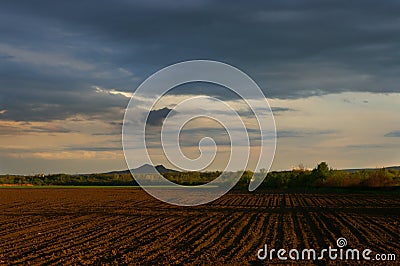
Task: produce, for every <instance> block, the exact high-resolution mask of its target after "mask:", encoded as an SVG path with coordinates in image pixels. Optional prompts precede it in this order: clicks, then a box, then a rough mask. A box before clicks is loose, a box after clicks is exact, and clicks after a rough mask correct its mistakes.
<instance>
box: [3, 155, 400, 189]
mask: <svg viewBox="0 0 400 266" xmlns="http://www.w3.org/2000/svg"><path fill="white" fill-rule="evenodd" d="M221 174H222V172H220V171H215V172H171V173H164V174H163V175H164V177H165V178H167V179H168V180H169V181H171V182H173V183H176V184H180V185H186V186H199V185H202V184H206V183H209V182H211V181H213V180H214V179H215V178H217V177H218V176H220V175H221ZM231 174H232V175H233V176H235V174H236V176H238V174H237V173H233V172H232V173H231ZM265 174H266V171H265V170H264V171H261V172H259V173H253V172H251V171H244V172H243V174H242V176H241V178H240V179H239V181H238V183H237V184H236V188H237V189H241V188H243V189H245V188H247V187H248V184H249V183H250V182H251V179H252V178H253V176H254V175H261V177H264V176H265ZM154 175H155V174H138V177H140V178H141V180H146V179H148V180H149V186H151V187H160V188H172V186H157V185H158V184H157V182H155V181H154V180H156V179H155V178H154V177H155V176H154ZM229 177H231V176H230V174H229V173H228V174H226V173H224V176H223V177H222V178H221V179H222V182H229V181H230V180H231V179H230V178H229ZM1 184H3V186H2V185H1ZM104 187H107V188H138V187H139V186H138V183H137V182H136V181H135V180H134V179H133V177H132V176H131V174H129V173H123V174H119V173H106V174H88V175H67V174H53V175H35V176H17V175H3V176H0V188H104ZM396 187H400V171H399V170H393V169H385V168H382V169H374V170H359V171H344V170H334V169H332V168H330V167H329V166H328V164H327V163H326V162H322V163H320V164H318V165H317V166H316V167H315V168H314V169H312V170H306V169H304V168H299V169H294V170H291V171H279V172H276V171H275V172H270V173H268V174H267V175H266V178H265V179H264V181H263V183H262V184H261V185H260V188H261V189H263V188H264V189H298V188H303V189H314V188H320V189H322V188H327V189H330V190H332V191H333V190H335V189H336V190H337V189H339V190H340V189H347V188H349V189H358V190H368V189H370V190H372V191H376V190H377V189H379V188H396ZM199 188H201V187H199Z"/></svg>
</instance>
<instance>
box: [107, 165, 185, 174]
mask: <svg viewBox="0 0 400 266" xmlns="http://www.w3.org/2000/svg"><path fill="white" fill-rule="evenodd" d="M155 169H157V172H159V173H161V174H164V173H176V172H178V171H176V170H172V169H168V168H165V167H164V165H161V164H160V165H157V166H155ZM155 169H154V166H152V165H150V164H144V165H142V166H140V167H138V168H134V169H131V171H129V170H122V171H113V172H108V173H107V174H129V173H130V172H132V173H134V174H154V173H156V170H155Z"/></svg>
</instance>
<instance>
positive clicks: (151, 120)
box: [146, 107, 174, 127]
mask: <svg viewBox="0 0 400 266" xmlns="http://www.w3.org/2000/svg"><path fill="white" fill-rule="evenodd" d="M171 111H173V110H172V109H169V108H167V107H164V108H162V109H158V110H151V111H150V113H149V115H148V117H147V124H146V125H149V126H156V127H161V126H162V124H163V122H164V119H165V118H166V117H167V116H168V114H169V113H170V112H171ZM173 114H174V111H173V112H172V113H171V115H173Z"/></svg>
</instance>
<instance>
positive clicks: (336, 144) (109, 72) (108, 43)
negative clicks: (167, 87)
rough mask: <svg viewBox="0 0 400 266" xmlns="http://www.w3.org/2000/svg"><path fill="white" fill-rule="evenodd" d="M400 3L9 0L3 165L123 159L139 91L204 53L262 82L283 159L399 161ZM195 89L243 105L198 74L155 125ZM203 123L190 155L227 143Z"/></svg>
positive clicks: (9, 169) (54, 169)
mask: <svg viewBox="0 0 400 266" xmlns="http://www.w3.org/2000/svg"><path fill="white" fill-rule="evenodd" d="M399 14H400V2H399V1H381V2H378V1H368V0H365V1H348V0H346V1H340V0H338V1H319V0H318V1H251V2H245V1H197V0H189V1H182V2H181V1H153V0H147V1H142V0H139V1H128V0H123V1H122V0H121V1H113V2H112V3H111V2H110V1H40V0H39V1H7V0H5V1H1V3H0V136H1V137H0V174H7V173H10V174H36V173H61V172H63V173H90V172H104V171H111V170H119V169H126V168H127V165H126V162H125V159H124V154H123V151H122V144H121V131H122V123H123V117H124V112H125V109H126V107H127V104H128V102H129V100H130V97H131V96H132V95H133V93H134V92H135V90H136V88H137V87H138V86H139V85H140V84H141V83H142V82H143V81H144V80H145V79H146V78H147V77H149V76H150V75H152V74H153V73H155V72H157V71H158V70H160V69H162V68H164V67H166V66H169V65H171V64H174V63H178V62H182V61H186V60H195V59H204V60H216V61H221V62H224V63H227V64H230V65H233V66H235V67H237V68H238V69H240V70H242V71H244V72H245V73H246V74H248V75H249V76H250V77H251V78H252V79H253V80H254V81H255V82H256V83H257V84H258V85H259V87H260V88H261V89H262V91H263V93H264V95H265V96H266V98H267V99H268V102H269V104H270V105H271V108H272V111H273V113H274V116H275V122H276V129H277V136H278V137H277V149H276V153H275V159H274V161H273V164H272V169H273V170H282V169H290V168H292V167H293V166H296V165H299V164H300V163H302V164H303V165H305V166H306V167H310V168H312V167H315V165H316V164H317V163H318V162H321V161H327V162H328V164H329V165H330V166H332V167H333V168H357V167H383V166H390V165H400V116H399V115H398V114H399V113H400V86H399V84H400V15H399ZM148 93H149V94H150V93H151V92H148ZM191 95H192V96H193V95H197V96H199V95H211V96H215V97H217V98H219V99H223V100H225V101H226V102H228V103H231V104H234V103H235V98H234V97H233V98H232V97H231V96H230V94H229V93H226V92H224V91H223V90H219V89H216V88H215V87H213V86H209V85H207V84H192V85H190V86H189V85H188V86H187V88H186V89H185V88H183V89H181V90H179V89H177V90H176V91H175V92H173V93H171V94H170V95H168V97H166V99H165V100H164V102H163V103H162V104H160V105H159V106H158V107H157V108H158V109H155V110H154V112H152V117H151V119H152V122H151V123H153V124H154V125H159V124H160V123H162V122H163V121H164V119H165V117H166V115H168V114H169V113H171V112H170V109H173V106H174V105H175V104H177V102H178V101H179V100H182V99H184V98H185V97H188V96H191ZM141 97H144V99H145V98H146V95H141ZM251 100H253V101H257V100H260V99H251ZM203 104H204V106H203V107H207V108H208V110H213V109H212V108H213V105H212V103H207V102H204V103H203ZM164 108H166V109H164ZM157 110H158V111H157ZM214 111H218V110H214ZM138 115H139V114H138ZM203 122H204V123H201V121H200V123H193V125H188V126H187V128H186V129H185V130H186V131H185V132H187V133H188V134H189V135H188V136H196V138H191V137H186V138H185V134H184V133H182V138H183V141H184V142H185V139H186V142H185V143H184V145H183V146H184V150H186V151H185V152H186V153H187V154H188V156H189V157H190V156H195V155H196V152H198V141H195V140H198V139H199V138H201V136H200V135H202V136H203V135H204V134H205V135H208V136H209V137H215V140H216V143H217V144H218V143H219V144H221V150H222V151H223V150H224V149H225V148H226V146H227V145H226V144H227V143H226V139H224V138H223V136H224V134H223V132H222V133H221V127H220V125H217V124H213V123H212V122H210V121H208V122H205V121H203ZM218 137H219V138H218ZM252 147H254V148H255V149H256V148H257V144H256V143H255V144H254V145H252ZM154 154H155V155H154V163H155V164H158V163H162V164H165V165H166V166H170V167H172V166H171V165H170V164H169V162H165V161H164V159H163V158H162V156H161V157H159V156H157V154H158V152H157V151H154ZM136 160H137V162H134V163H133V164H135V165H137V166H140V165H141V164H142V161H141V154H140V153H138V156H137V158H136ZM224 161H226V159H224V156H223V155H221V158H220V159H218V160H216V161H215V162H214V163H213V164H212V166H210V169H221V168H223V167H224Z"/></svg>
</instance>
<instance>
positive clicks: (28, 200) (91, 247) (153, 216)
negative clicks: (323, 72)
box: [0, 188, 400, 265]
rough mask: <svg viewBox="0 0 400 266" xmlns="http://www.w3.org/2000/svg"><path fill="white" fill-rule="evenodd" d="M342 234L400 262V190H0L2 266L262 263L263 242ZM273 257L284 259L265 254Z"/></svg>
mask: <svg viewBox="0 0 400 266" xmlns="http://www.w3.org/2000/svg"><path fill="white" fill-rule="evenodd" d="M339 237H345V238H346V239H347V241H348V246H347V248H357V249H359V250H363V249H365V248H368V249H371V250H372V251H373V252H374V253H393V254H396V256H397V263H398V261H399V260H400V199H399V197H398V196H397V195H365V194H303V193H299V194H296V193H290V194H281V193H267V192H257V193H241V192H232V193H229V194H227V195H225V196H224V197H222V198H220V199H219V200H216V201H214V202H212V203H210V204H207V205H203V206H198V207H177V206H172V205H168V204H165V203H162V202H160V201H158V200H156V199H153V198H152V197H150V196H148V195H147V194H146V193H145V192H143V191H142V190H139V189H117V188H115V189H97V188H93V189H91V188H90V189H89V188H87V189H73V188H70V189H8V188H5V189H1V190H0V264H5V265H9V264H30V265H39V264H46V265H92V264H97V265H99V264H123V265H126V264H135V265H158V264H160V265H169V264H173V265H176V264H196V265H199V264H202V265H208V264H213V265H223V264H225V265H228V264H229V265H249V264H250V265H256V264H260V263H262V262H261V261H260V260H258V259H257V251H258V250H259V249H260V248H262V247H263V246H264V244H267V245H268V247H270V248H275V249H276V250H278V249H279V248H285V249H287V250H290V249H292V248H297V249H300V250H301V249H303V248H314V249H316V250H321V249H323V248H326V247H327V246H329V245H330V246H332V247H336V239H337V238H339ZM271 262H273V263H282V261H279V260H277V259H274V260H272V261H271V260H265V261H264V263H271ZM289 262H291V263H293V261H289ZM349 262H351V263H355V262H353V261H346V264H348V263H349ZM343 263H344V261H334V262H332V261H327V260H324V261H315V262H313V261H309V260H308V261H302V264H320V265H325V264H343ZM361 263H363V262H361ZM374 264H376V262H375V263H374ZM371 265H372V264H371ZM385 265H396V262H391V263H390V262H386V263H385Z"/></svg>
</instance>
